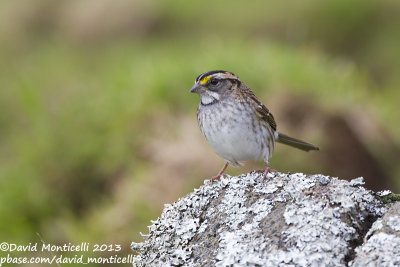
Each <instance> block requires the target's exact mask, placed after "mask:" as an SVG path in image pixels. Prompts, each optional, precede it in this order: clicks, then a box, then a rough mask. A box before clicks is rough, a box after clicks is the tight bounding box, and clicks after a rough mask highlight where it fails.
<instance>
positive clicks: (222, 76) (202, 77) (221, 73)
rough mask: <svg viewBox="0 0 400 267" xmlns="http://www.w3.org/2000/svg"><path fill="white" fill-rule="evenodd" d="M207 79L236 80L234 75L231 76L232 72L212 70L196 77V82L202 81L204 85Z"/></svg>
mask: <svg viewBox="0 0 400 267" xmlns="http://www.w3.org/2000/svg"><path fill="white" fill-rule="evenodd" d="M207 77H209V78H211V77H214V78H219V79H238V77H237V76H236V75H235V74H233V73H232V72H229V71H225V70H212V71H208V72H205V73H203V74H200V75H199V76H197V78H196V82H202V81H204V83H205V82H207V81H208V80H209V78H208V79H207Z"/></svg>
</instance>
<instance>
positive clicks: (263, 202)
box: [132, 172, 400, 266]
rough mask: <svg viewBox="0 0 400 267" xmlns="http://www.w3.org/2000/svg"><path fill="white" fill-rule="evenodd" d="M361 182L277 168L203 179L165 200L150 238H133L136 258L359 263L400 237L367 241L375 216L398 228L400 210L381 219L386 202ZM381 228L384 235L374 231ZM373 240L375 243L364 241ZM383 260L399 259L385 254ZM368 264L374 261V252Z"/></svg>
mask: <svg viewBox="0 0 400 267" xmlns="http://www.w3.org/2000/svg"><path fill="white" fill-rule="evenodd" d="M362 184H363V181H362V178H358V179H355V180H353V181H351V182H347V181H344V180H339V179H337V178H330V177H327V176H323V175H304V174H299V173H297V174H282V173H273V174H268V177H267V178H266V179H264V178H263V175H262V174H259V173H255V172H253V173H249V174H247V175H241V176H238V177H231V176H225V177H222V178H221V180H220V181H215V182H213V183H211V182H210V181H205V184H204V185H203V186H201V187H200V188H199V189H196V190H195V191H194V192H193V193H191V194H189V195H187V196H185V197H184V198H182V199H180V200H178V201H177V202H175V203H173V204H172V205H165V208H164V211H163V213H162V215H161V217H160V218H159V219H157V220H156V221H154V222H153V224H152V225H151V226H150V227H149V234H148V235H145V236H144V238H145V242H143V243H132V249H133V250H135V251H137V252H138V255H137V256H136V257H135V263H134V265H135V266H233V265H235V266H280V265H292V266H296V265H297V266H346V265H349V264H353V265H358V264H361V263H360V261H359V260H358V258H359V257H360V258H363V257H364V256H363V253H364V254H368V253H370V251H371V250H374V249H375V250H376V248H373V245H379V242H380V243H382V244H383V242H394V243H396V242H397V243H396V244H398V242H399V241H398V236H397V235H396V234H397V233H398V232H396V234H393V232H382V233H377V234H375V233H373V234H372V233H371V235H372V236H371V237H370V238H369V239H368V240H367V241H366V242H367V243H365V244H363V242H364V237H365V236H366V233H367V232H368V231H370V232H371V230H370V229H371V225H373V223H374V222H375V224H374V225H373V227H375V228H376V231H379V229H378V228H377V227H378V226H376V224H379V223H378V222H379V220H381V221H382V222H381V224H384V225H385V226H387V227H390V229H392V230H393V231H398V229H399V228H400V225H399V217H398V215H397V217H396V215H394V216H392V217H390V218H388V219H387V220H386V219H385V218H386V216H385V217H383V218H382V219H379V218H381V217H382V216H383V215H384V214H385V213H386V210H387V208H386V206H385V205H384V204H383V203H382V202H381V201H379V200H377V199H376V198H375V197H374V195H373V194H372V192H370V191H368V190H366V189H365V188H363V187H362ZM388 207H389V206H388ZM396 212H397V214H398V210H396ZM377 219H379V220H378V221H377ZM370 232H368V234H370ZM379 234H385V235H387V236H385V237H382V236H378V237H376V236H377V235H379ZM372 238H377V239H378V240H377V241H371V240H372ZM385 240H386V241H385ZM369 241H371V243H373V244H371V246H366V245H368V242H369ZM364 246H366V247H365V248H364ZM399 248H400V246H397V248H391V251H390V253H393V255H392V256H393V257H394V258H396V257H397V259H400V252H399ZM381 249H384V246H383V245H382V247H381ZM356 255H357V258H355V256H356ZM379 262H382V263H388V264H390V263H393V264H394V263H396V261H395V260H393V261H392V262H389V261H386V259H383V258H382V260H381V261H379ZM397 262H398V261H397ZM368 263H372V264H374V259H371V261H368V262H367V264H368ZM363 264H364V263H363Z"/></svg>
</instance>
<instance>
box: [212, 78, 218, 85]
mask: <svg viewBox="0 0 400 267" xmlns="http://www.w3.org/2000/svg"><path fill="white" fill-rule="evenodd" d="M218 83H219V81H218V80H217V79H211V80H210V84H212V85H217V84H218Z"/></svg>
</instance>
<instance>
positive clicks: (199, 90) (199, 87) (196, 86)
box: [190, 83, 206, 94]
mask: <svg viewBox="0 0 400 267" xmlns="http://www.w3.org/2000/svg"><path fill="white" fill-rule="evenodd" d="M205 91H206V88H205V87H203V86H202V85H200V84H198V83H195V84H194V85H193V87H192V89H190V92H191V93H196V94H200V93H203V92H205Z"/></svg>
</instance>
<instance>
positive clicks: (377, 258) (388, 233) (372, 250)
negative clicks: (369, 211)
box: [351, 202, 400, 266]
mask: <svg viewBox="0 0 400 267" xmlns="http://www.w3.org/2000/svg"><path fill="white" fill-rule="evenodd" d="M389 207H390V208H389V209H388V211H387V212H386V214H385V216H383V217H382V218H379V219H378V220H376V221H375V222H374V224H373V225H372V227H371V229H370V230H369V231H368V233H367V235H366V236H365V240H364V244H362V245H361V246H359V247H357V248H356V253H357V255H356V258H355V259H354V261H352V262H351V263H352V265H353V266H400V202H397V203H394V204H391V205H390V206H389Z"/></svg>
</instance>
